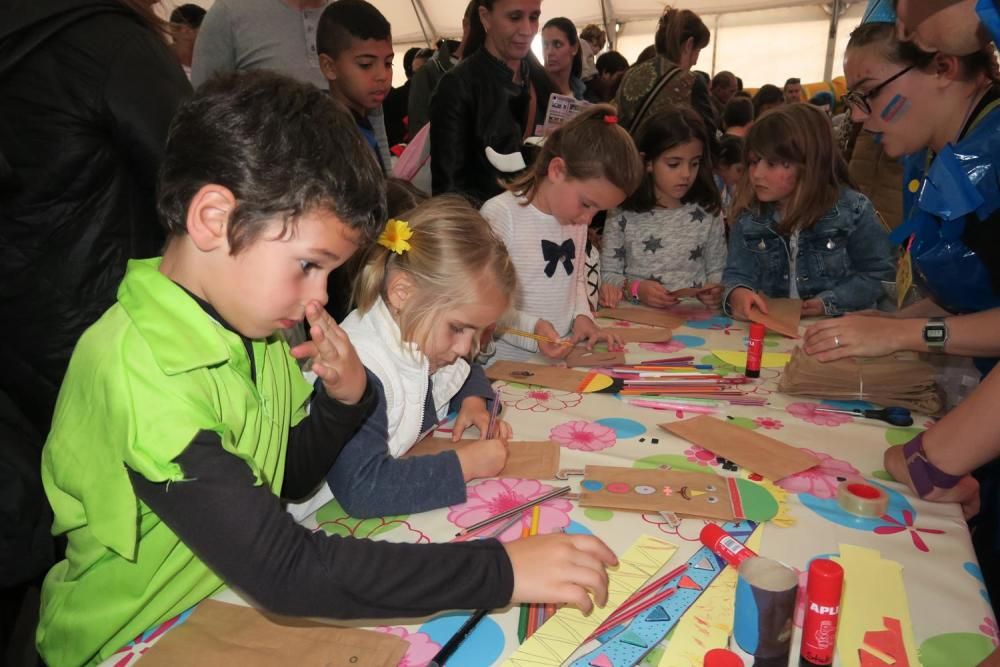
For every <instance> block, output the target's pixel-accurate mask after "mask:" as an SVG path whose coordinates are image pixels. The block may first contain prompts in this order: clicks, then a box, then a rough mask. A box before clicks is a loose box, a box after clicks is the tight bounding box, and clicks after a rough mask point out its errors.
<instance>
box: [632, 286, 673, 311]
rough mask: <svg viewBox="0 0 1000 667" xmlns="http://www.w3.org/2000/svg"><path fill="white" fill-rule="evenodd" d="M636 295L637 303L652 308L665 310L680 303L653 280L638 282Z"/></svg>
mask: <svg viewBox="0 0 1000 667" xmlns="http://www.w3.org/2000/svg"><path fill="white" fill-rule="evenodd" d="M637 293H638V295H639V301H641V302H642V303H644V304H646V305H647V306H652V307H653V308H667V307H669V306H673V305H674V304H676V303H677V302H678V301H680V299H678V298H677V297H676V296H674V295H673V294H671V293H670V292H668V291H667V288H666V287H664V286H663V285H661V284H660V283H658V282H656V281H655V280H640V281H639V289H638V290H637Z"/></svg>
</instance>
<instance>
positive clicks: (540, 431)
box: [105, 302, 1000, 667]
mask: <svg viewBox="0 0 1000 667" xmlns="http://www.w3.org/2000/svg"><path fill="white" fill-rule="evenodd" d="M685 303H686V302H685ZM675 311H676V312H678V313H680V314H681V315H682V316H683V317H685V318H686V322H685V324H684V326H683V327H681V328H679V329H677V330H675V331H674V336H673V339H672V340H671V341H669V342H666V343H640V344H629V345H628V348H627V357H628V361H629V363H636V362H639V361H642V360H645V359H657V358H663V357H672V356H680V355H693V356H694V358H695V363H702V364H711V365H712V366H713V367H714V368H716V369H717V370H718V371H719V372H723V373H742V372H743V368H742V367H740V368H737V367H733V366H730V365H728V364H726V363H725V362H724V361H722V360H721V359H720V358H719V357H717V356H716V355H715V354H713V351H743V350H745V349H746V333H747V326H746V324H745V323H741V322H734V321H733V320H731V319H729V318H727V317H721V316H718V315H717V314H716V313H712V312H709V311H705V310H703V309H701V308H700V307H699V306H697V305H694V302H693V303H692V305H683V306H680V307H676V308H675ZM600 323H601V324H602V326H638V325H629V324H628V323H626V322H612V321H608V320H604V321H601V322H600ZM796 344H797V341H794V340H791V339H787V338H782V337H780V336H776V335H772V334H769V335H768V336H767V338H766V339H765V351H766V352H788V351H790V350H791V349H793V348H794V347H795V345H796ZM780 371H781V369H780V368H764V369H762V371H761V377H760V380H759V381H756V382H755V383H754V384H753V385H747V386H745V387H744V389H745V390H746V391H748V392H750V393H752V394H755V395H759V396H765V397H766V398H767V399H768V401H769V403H768V405H767V406H765V407H745V406H734V407H728V408H723V409H722V410H721V411H720V413H719V414H718V415H717V416H718V417H720V418H723V419H728V420H729V421H730V422H731V423H733V424H736V425H739V426H741V427H744V428H747V429H755V430H757V431H759V432H761V433H764V434H767V435H770V436H772V437H774V438H776V439H778V440H781V441H783V442H786V443H789V444H792V445H795V446H797V447H802V448H806V449H808V450H810V451H811V452H812V453H814V454H815V455H816V456H817V457H819V458H820V459H821V460H822V464H821V465H820V466H819V467H817V468H815V469H812V470H810V471H807V472H806V473H803V474H799V475H794V476H792V477H789V478H786V479H783V480H780V481H779V482H778V483H777V484H771V483H770V482H767V481H764V480H761V479H759V477H758V476H756V475H752V474H751V473H749V472H748V471H746V470H741V469H740V468H739V467H738V466H736V465H734V464H732V463H730V462H729V461H726V460H719V459H718V458H717V457H715V456H714V455H712V454H710V453H708V452H707V451H705V450H702V449H699V448H698V447H695V446H692V445H690V444H689V443H687V442H685V441H683V440H680V439H678V438H676V437H674V436H671V435H669V434H668V433H667V432H666V431H664V430H662V429H660V428H659V427H658V426H657V425H658V424H660V423H664V422H669V421H674V420H677V419H680V418H685V417H691V416H694V415H690V414H688V415H683V414H680V413H678V414H675V413H673V412H666V411H658V410H650V409H643V408H638V407H633V406H631V405H628V404H626V403H625V402H624V401H622V400H621V399H619V398H618V397H617V396H615V395H608V394H587V395H582V394H579V393H571V392H566V391H554V390H550V389H544V388H538V387H532V386H526V385H516V384H504V383H498V386H499V388H500V392H501V396H502V401H503V408H504V413H503V418H504V419H506V420H507V421H508V422H510V424H511V425H512V426H513V429H514V435H515V439H517V440H545V439H551V440H553V441H555V442H557V443H559V444H560V445H561V447H562V449H561V454H562V460H561V468H564V469H567V468H580V469H582V468H583V467H584V466H585V465H587V464H593V465H608V466H635V467H658V466H670V467H671V468H674V469H682V470H702V471H704V470H709V471H714V472H717V473H719V474H721V475H724V476H732V477H736V478H738V479H739V480H741V481H740V482H739V485H740V489H741V492H742V496H743V502H744V505H745V507H746V510H747V514H748V517H749V518H752V519H759V520H766V522H765V523H763V530H762V534H761V535H760V544H759V547H758V552H759V553H760V554H761V555H763V556H769V557H771V558H775V559H778V560H781V561H782V562H784V563H786V564H787V565H789V566H792V567H794V568H796V569H797V570H799V571H800V572H802V574H801V576H800V582H801V583H802V584H804V583H805V574H804V571H805V569H806V567H807V566H808V563H809V561H810V560H811V559H812V558H814V557H816V556H819V555H831V554H837V553H838V551H839V549H840V545H856V546H860V547H866V548H869V549H874V550H876V551H878V552H879V553H880V554H881V557H882V558H883V559H888V560H891V561H897V562H898V563H900V564H901V565H902V568H903V569H902V577H903V581H904V583H905V591H906V597H907V599H908V606H909V611H910V616H911V617H912V629H913V636H914V639H915V648H917V649H918V650H919V655H920V661H921V662H922V664H923V665H925V667H963V666H965V665H974V664H976V663H977V662H978V661H979V660H981V659H982V658H983V657H984V656H985V655H986V654H988V653H989V652H991V651H992V650H993V648H994V647H995V646H997V645H998V643H1000V633H998V628H997V623H996V621H995V620H994V617H993V613H992V611H991V608H990V605H989V603H988V600H987V594H986V591H985V588H984V586H983V583H982V579H981V576H980V572H979V567H978V565H977V563H976V558H975V555H974V553H973V549H972V545H971V543H970V538H969V532H968V529H967V527H966V524H965V522H964V521H963V519H962V515H961V512H960V509H959V507H958V506H957V505H942V504H934V503H927V502H924V501H921V500H919V499H917V498H915V497H914V496H913V495H911V494H910V493H909V492H908V490H906V489H904V487H902V486H901V485H899V484H896V483H894V482H890V481H886V479H887V476H886V474H885V473H884V472H883V471H882V453H883V451H884V450H885V448H886V447H887V446H888V445H891V444H899V443H902V442H905V441H906V440H908V439H910V438H911V437H913V435H914V434H916V433H918V432H919V431H920V430H922V429H923V428H926V427H927V426H928V424H929V421H928V419H927V418H926V417H922V416H919V415H915V420H916V421H915V423H914V426H913V427H912V428H893V427H890V426H888V425H886V424H884V423H882V422H877V421H869V420H864V419H859V418H852V417H850V416H847V415H843V414H828V413H817V412H816V408H817V407H818V406H819V405H820V404H821V403H823V401H817V400H813V399H804V398H795V397H789V396H783V395H780V394H778V393H777V380H778V377H779V375H780ZM838 405H839V404H838ZM851 407H854V406H851ZM445 428H447V427H445ZM858 475H861V476H864V477H865V478H867V479H869V480H871V481H874V482H876V483H878V484H881V485H883V486H884V488H885V490H886V491H887V492H888V494H889V496H890V506H889V511H888V515H887V516H886V517H884V518H881V519H864V520H861V519H857V518H855V517H853V516H851V515H848V514H847V513H845V512H844V511H843V510H841V509H840V508H839V507H838V505H837V503H836V499H835V494H836V488H837V486H838V484H839V482H840V481H841V480H843V479H845V478H848V477H853V476H858ZM580 479H581V478H579V477H577V478H571V482H570V483H572V484H574V485H577V484H579V481H580ZM573 480H575V481H573ZM561 484H564V482H559V481H541V482H540V481H534V480H517V479H489V480H480V481H477V482H473V483H471V484H470V486H469V493H468V500H467V502H466V503H465V504H463V505H460V506H455V507H451V508H445V509H441V510H437V511H434V512H428V513H425V514H420V515H412V516H399V517H387V518H384V519H370V520H364V521H362V520H357V519H353V518H351V517H348V516H346V515H345V514H344V512H343V511H342V510H341V509H340V507H339V506H338V505H337V504H336V502H335V501H334V502H332V503H331V504H329V505H327V506H326V507H324V508H323V509H321V510H320V511H319V512H317V514H316V515H315V517H313V518H312V519H310V520H309V526H310V527H316V528H317V529H319V530H325V531H327V532H329V533H333V534H338V535H345V536H346V535H352V536H355V537H359V538H371V539H379V540H386V541H392V542H415V543H416V542H432V541H438V542H443V541H448V540H450V539H452V538H453V537H454V535H455V533H456V531H457V530H458V529H459V528H461V527H464V526H468V525H471V524H473V523H475V522H477V521H479V520H481V519H484V518H486V517H488V516H491V515H493V514H496V513H497V512H499V511H502V510H503V509H505V508H508V507H511V506H513V505H516V504H519V503H521V502H523V501H525V500H527V499H530V498H532V497H535V496H538V495H541V493H543V492H544V491H546V490H548V489H551V488H553V487H554V486H557V485H561ZM704 525H705V522H704V521H702V520H698V519H685V520H683V521H682V523H681V524H680V526H679V527H677V528H671V527H670V526H669V525H668V524H667V523H666V522H665V520H664V519H663V518H662V517H660V516H659V515H655V514H654V515H649V514H637V513H629V512H622V511H610V510H604V509H585V508H581V507H578V506H576V504H575V503H574V502H571V501H569V500H566V499H557V500H555V501H549V502H548V503H546V504H545V505H544V506H543V507H542V510H541V513H540V528H539V532H540V533H551V532H555V531H565V532H567V533H593V534H595V535H597V536H599V537H601V539H603V540H604V541H605V542H607V543H608V545H609V546H610V547H611V548H612V549H613V550H615V552H616V553H618V554H621V553H623V552H624V551H625V550H626V549H627V548H628V547H630V546H631V545H632V544H633V543H634V542H636V540H637V539H638V538H639V537H640V536H643V535H648V536H655V537H659V538H661V539H663V540H666V541H668V542H671V543H673V544H674V545H676V546H677V551H676V553H675V554H674V556H673V558H672V559H671V560H670V562H669V563H668V564H667V566H666V567H667V568H672V567H674V566H676V565H677V564H680V563H683V562H684V560H685V559H687V558H689V557H690V556H691V555H692V554H693V553H694V552H695V551H696V550H697V548H698V547H700V543H699V542H698V534H699V532H700V530H701V528H702V527H703V526H704ZM520 532H521V528H520V526H514V527H512V528H511V529H509V530H508V531H507V532H506V533H504V534H503V535H502V536H501V539H503V540H504V541H509V540H512V539H515V538H517V537H518V536H519V535H520ZM216 597H218V598H219V599H223V600H227V601H234V602H238V601H239V600H238V598H237V597H236V596H235V594H233V593H231V592H228V591H224V592H223V593H221V594H220V595H218V596H216ZM720 599H725V598H720ZM730 609H731V607H730ZM802 612H803V609H802V605H801V604H800V605H799V609H798V611H797V614H796V626H797V627H796V633H795V636H794V638H793V655H792V659H793V662H790V664H795V665H797V664H798V661H797V657H798V652H797V646H798V642H799V636H798V635H799V630H798V625H800V624H801V617H802ZM726 615H727V612H726V610H725V609H723V610H722V614H721V617H723V618H725V616H726ZM467 616H468V612H453V613H444V614H439V615H437V616H436V617H432V618H427V619H420V620H415V621H414V620H405V621H399V622H395V623H389V624H387V625H385V626H382V627H381V628H379V629H381V630H383V631H385V632H391V633H393V634H395V635H397V636H399V637H402V638H404V639H406V640H407V641H408V642H409V643H410V649H409V651H408V653H407V656H406V658H405V659H404V661H403V663H401V664H403V665H407V666H416V665H423V664H426V662H427V661H428V660H429V659H430V658H431V657H432V656H433V655H434V653H435V652H436V651H437V649H438V648H439V645H440V644H443V643H444V642H445V641H447V639H448V638H449V637H450V636H451V635H452V634H453V632H454V631H455V630H456V629H457V628H458V627H459V626H460V625H461V623H462V622H463V621H464V619H465V618H467ZM713 618H716V619H717V618H719V616H716V617H713ZM712 622H713V623H714V624H715V626H716V627H714V629H713V628H706V629H705V631H704V632H699V633H695V632H683V633H682V632H680V631H678V632H676V633H675V635H674V637H673V639H672V641H671V642H670V644H673V645H674V648H673V649H669V648H668V649H667V650H666V651H665V650H664V649H663V648H662V647H658V648H656V649H654V650H653V651H652V652H651V653H650V655H649V656H647V658H646V659H645V660H644V662H643V663H642V664H644V665H653V666H656V665H671V666H673V665H700V664H701V661H700V658H699V657H698V656H700V655H703V654H704V652H705V650H707V649H708V648H711V647H712V646H713V645H714V644H712V643H711V637H713V636H714V637H718V636H720V634H721V635H722V636H724V635H725V633H726V631H727V629H728V628H727V622H726V621H725V620H723V621H722V622H716V621H712ZM728 622H729V623H731V616H730V617H729V621H728ZM517 625H518V609H517V608H516V607H514V608H509V609H506V610H498V611H496V612H495V613H493V614H491V615H489V616H488V617H487V618H486V619H484V621H483V622H482V623H481V624H480V625H479V626H478V627H477V629H476V630H475V631H474V632H473V633H472V635H471V636H470V637H469V638H468V640H467V641H466V642H465V643H464V644H463V646H462V647H461V648H460V649H459V651H458V652H457V653H456V654H455V655H454V656H453V657H452V658H451V659H450V660H449V661H448V665H450V666H451V667H461V666H470V667H471V666H475V667H484V666H486V665H499V664H502V663H503V662H504V660H505V658H507V657H509V656H511V655H512V654H513V653H514V652H515V651H516V650H517V649H518V640H517ZM709 630H711V632H709ZM161 634H162V632H160V631H159V630H156V629H154V630H151V631H150V632H149V633H146V635H145V636H144V637H142V638H139V640H138V641H137V643H136V644H134V645H131V646H129V647H125V648H123V649H122V651H121V652H120V653H119V654H117V655H116V656H114V657H113V658H111V659H109V660H108V661H107V662H106V663H105V664H108V665H119V666H124V665H129V664H131V663H132V662H133V661H134V660H136V659H137V658H138V656H139V655H140V654H141V653H142V652H143V651H144V650H146V648H148V646H149V645H150V644H152V643H154V642H155V641H156V639H157V638H158V637H159V636H160V635H161ZM577 655H582V653H578V654H577Z"/></svg>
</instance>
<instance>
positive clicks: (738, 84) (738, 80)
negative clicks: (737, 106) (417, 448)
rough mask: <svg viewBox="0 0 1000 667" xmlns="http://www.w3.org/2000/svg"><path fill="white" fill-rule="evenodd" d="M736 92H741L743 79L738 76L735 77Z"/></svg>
mask: <svg viewBox="0 0 1000 667" xmlns="http://www.w3.org/2000/svg"><path fill="white" fill-rule="evenodd" d="M736 92H738V93H742V92H743V79H741V78H740V77H736Z"/></svg>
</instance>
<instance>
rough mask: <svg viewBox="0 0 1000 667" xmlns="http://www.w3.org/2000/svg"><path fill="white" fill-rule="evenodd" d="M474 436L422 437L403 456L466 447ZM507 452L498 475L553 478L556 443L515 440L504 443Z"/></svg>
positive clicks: (556, 463)
mask: <svg viewBox="0 0 1000 667" xmlns="http://www.w3.org/2000/svg"><path fill="white" fill-rule="evenodd" d="M473 442H475V441H474V440H459V441H458V442H452V441H451V440H449V439H447V438H433V437H431V438H424V439H423V440H421V441H420V442H418V443H417V444H415V445H413V447H411V448H410V450H409V451H408V452H406V454H404V455H403V458H409V457H411V456H424V455H427V454H440V453H441V452H446V451H449V450H452V449H454V450H458V449H461V448H462V447H468V446H469V445H470V444H472V443H473ZM507 445H508V446H509V447H510V456H508V457H507V465H505V466H504V468H503V470H501V471H500V472H499V473H498V474H497V477H518V478H521V479H555V477H556V473H557V472H559V445H558V444H556V443H554V442H549V441H548V440H538V441H530V440H529V441H518V440H511V441H510V442H508V443H507Z"/></svg>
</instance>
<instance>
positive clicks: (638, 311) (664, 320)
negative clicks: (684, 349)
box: [594, 307, 684, 329]
mask: <svg viewBox="0 0 1000 667" xmlns="http://www.w3.org/2000/svg"><path fill="white" fill-rule="evenodd" d="M594 317H608V318H611V319H613V320H625V321H626V322H636V323H637V324H646V325H649V326H651V327H661V328H663V329H676V328H677V327H679V326H681V325H682V324H684V319H683V318H680V317H677V316H676V315H671V314H670V313H664V312H662V311H659V310H652V309H649V308H628V307H624V308H602V309H601V310H599V311H597V312H596V313H594Z"/></svg>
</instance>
